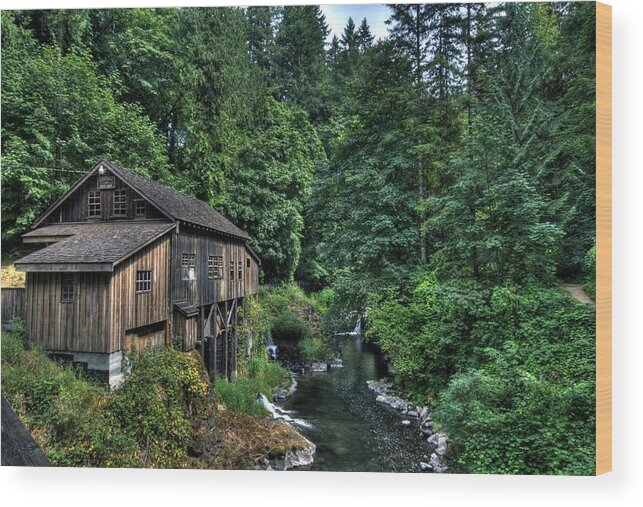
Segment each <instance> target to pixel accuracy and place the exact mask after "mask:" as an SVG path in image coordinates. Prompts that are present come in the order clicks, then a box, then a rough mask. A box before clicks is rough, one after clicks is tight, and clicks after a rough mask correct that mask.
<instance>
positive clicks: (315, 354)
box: [298, 337, 333, 363]
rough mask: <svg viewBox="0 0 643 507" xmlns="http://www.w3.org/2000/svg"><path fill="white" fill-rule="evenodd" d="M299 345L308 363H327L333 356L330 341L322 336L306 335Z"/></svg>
mask: <svg viewBox="0 0 643 507" xmlns="http://www.w3.org/2000/svg"><path fill="white" fill-rule="evenodd" d="M298 347H299V351H300V353H301V355H302V357H303V358H304V360H305V361H306V362H307V363H325V362H326V361H328V360H329V359H330V358H331V357H332V356H333V352H332V350H331V349H330V346H329V344H328V341H327V340H324V339H323V338H321V337H306V338H304V339H303V340H301V341H300V342H299V344H298Z"/></svg>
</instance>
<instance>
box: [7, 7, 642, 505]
mask: <svg viewBox="0 0 643 507" xmlns="http://www.w3.org/2000/svg"><path fill="white" fill-rule="evenodd" d="M247 3H252V4H255V5H259V4H264V5H270V4H275V3H277V2H272V1H265V0H263V1H262V0H254V1H252V2H240V1H235V0H225V1H224V2H221V3H219V4H217V3H215V2H212V1H199V0H188V1H186V0H134V1H133V2H126V1H122V0H99V1H93V2H89V1H84V2H83V1H74V0H57V1H56V0H49V1H44V0H40V1H37V0H33V1H31V0H22V1H20V0H4V1H3V2H2V8H3V9H26V8H53V7H60V8H87V7H132V6H137V7H161V6H180V5H184V6H185V5H203V6H205V5H211V6H214V5H244V4H247ZM281 3H282V4H285V3H312V2H292V1H285V2H281ZM324 3H374V2H363V1H359V0H352V2H338V1H332V0H331V1H326V2H324ZM607 3H611V4H612V5H613V33H614V49H613V51H614V55H613V65H614V67H613V68H614V94H613V95H614V108H613V115H614V117H613V124H614V130H613V139H614V146H613V148H614V164H613V173H614V187H613V215H614V224H613V235H614V257H613V266H614V276H613V293H614V296H613V308H614V310H613V312H614V313H613V321H614V333H613V354H614V368H613V371H614V393H613V399H614V417H613V420H614V424H613V428H614V445H613V452H614V459H613V463H614V465H613V468H614V472H612V473H610V474H607V475H604V476H601V477H581V478H571V477H501V476H454V475H450V476H449V475H444V476H436V475H423V474H418V475H416V474H407V475H403V474H396V475H394V474H372V473H345V474H341V473H323V472H314V473H310V472H306V473H304V472H301V473H297V472H289V473H278V472H272V473H267V472H241V471H240V472H212V471H171V470H159V471H152V470H95V469H94V470H87V469H60V468H58V469H19V468H7V467H3V468H2V469H0V500H2V501H3V503H4V505H20V506H30V505H36V504H39V505H44V506H46V507H55V506H57V505H61V506H65V507H69V506H70V505H75V504H80V503H82V504H83V505H90V506H91V507H100V506H108V505H109V506H111V507H114V506H120V505H130V504H134V503H137V504H139V505H141V506H146V505H154V506H155V507H156V506H162V505H172V506H188V505H190V506H199V505H203V506H212V505H224V503H223V502H225V504H227V505H233V506H245V505H253V506H257V507H263V506H265V505H280V506H282V507H286V506H289V505H301V506H304V507H309V506H311V507H312V506H316V505H320V506H328V505H331V506H336V505H354V506H355V507H371V506H376V505H386V506H390V507H394V506H398V505H399V506H411V505H419V506H431V505H440V506H449V507H450V506H453V505H467V506H475V507H481V506H486V505H492V506H494V507H500V506H505V505H506V506H511V507H514V506H516V505H520V506H538V507H544V506H546V507H548V506H550V505H553V506H556V505H572V506H573V505H582V506H584V507H585V506H593V505H618V506H621V505H623V506H629V505H643V503H642V500H643V488H642V484H643V478H642V475H643V474H642V472H643V467H642V466H641V463H643V448H642V446H641V435H642V434H643V431H642V430H641V422H642V421H643V410H642V408H641V406H642V405H643V396H642V392H641V390H640V389H641V387H643V383H642V382H641V380H642V378H641V371H642V368H641V366H640V363H641V361H643V332H642V330H641V328H642V323H641V319H640V318H637V317H639V315H640V314H641V305H642V304H643V298H641V294H642V292H643V277H642V276H641V275H642V271H643V269H642V266H643V256H642V255H641V253H642V252H643V241H642V240H641V237H642V236H643V228H642V226H641V222H642V219H643V199H642V198H641V193H642V192H643V177H642V174H643V170H642V169H641V165H642V162H641V153H640V152H641V150H640V148H639V149H638V150H637V149H636V148H638V147H640V146H641V144H642V142H641V135H642V134H643V132H642V130H643V129H641V120H642V119H643V110H642V108H641V99H640V98H641V94H642V93H643V92H642V89H641V88H642V87H641V83H642V80H641V75H642V73H641V65H642V64H643V61H642V60H641V56H640V50H641V49H642V48H643V37H642V36H641V34H642V33H643V29H642V28H641V20H642V19H643V7H642V6H643V2H638V1H632V0H612V1H611V2H607Z"/></svg>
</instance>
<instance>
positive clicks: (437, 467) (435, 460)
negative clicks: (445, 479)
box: [429, 453, 449, 474]
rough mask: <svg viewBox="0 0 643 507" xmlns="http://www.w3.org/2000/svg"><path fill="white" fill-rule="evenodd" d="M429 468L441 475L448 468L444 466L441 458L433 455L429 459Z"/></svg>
mask: <svg viewBox="0 0 643 507" xmlns="http://www.w3.org/2000/svg"><path fill="white" fill-rule="evenodd" d="M429 466H430V467H431V470H432V471H433V472H434V473H436V474H443V473H445V472H446V471H447V470H449V467H447V466H446V465H445V463H444V459H443V458H442V456H438V455H437V454H435V453H433V454H431V459H430V460H429Z"/></svg>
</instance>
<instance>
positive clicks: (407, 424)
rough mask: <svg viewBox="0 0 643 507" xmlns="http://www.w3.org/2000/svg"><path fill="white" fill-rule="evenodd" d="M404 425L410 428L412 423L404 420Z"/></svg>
mask: <svg viewBox="0 0 643 507" xmlns="http://www.w3.org/2000/svg"><path fill="white" fill-rule="evenodd" d="M402 424H403V425H404V426H410V425H411V421H409V420H408V419H404V420H403V421H402Z"/></svg>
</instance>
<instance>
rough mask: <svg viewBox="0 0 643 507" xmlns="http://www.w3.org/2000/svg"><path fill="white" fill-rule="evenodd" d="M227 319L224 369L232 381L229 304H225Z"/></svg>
mask: <svg viewBox="0 0 643 507" xmlns="http://www.w3.org/2000/svg"><path fill="white" fill-rule="evenodd" d="M224 315H225V317H226V319H225V322H226V326H225V338H224V339H225V352H224V353H225V363H224V369H223V371H224V372H225V373H224V374H225V376H226V378H227V379H228V380H230V344H229V341H230V326H228V324H227V323H228V322H229V321H230V319H229V316H228V302H227V301H226V302H225V313H224Z"/></svg>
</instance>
